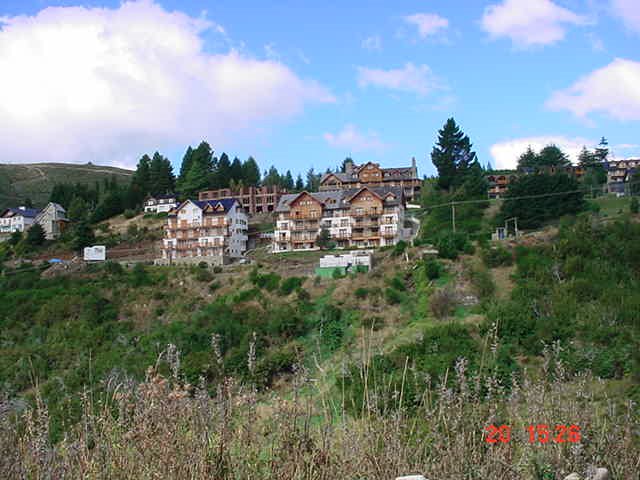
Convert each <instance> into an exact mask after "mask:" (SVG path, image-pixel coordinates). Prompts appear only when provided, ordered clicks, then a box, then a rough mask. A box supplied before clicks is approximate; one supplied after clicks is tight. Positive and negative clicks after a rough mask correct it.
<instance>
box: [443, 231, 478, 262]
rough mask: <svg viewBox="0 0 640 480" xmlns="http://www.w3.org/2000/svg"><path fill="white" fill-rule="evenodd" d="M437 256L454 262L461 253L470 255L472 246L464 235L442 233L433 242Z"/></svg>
mask: <svg viewBox="0 0 640 480" xmlns="http://www.w3.org/2000/svg"><path fill="white" fill-rule="evenodd" d="M434 243H435V247H436V248H437V249H438V255H439V256H440V257H442V258H448V259H450V260H455V259H456V258H458V254H459V253H461V252H464V253H472V251H473V246H472V245H471V243H469V240H468V238H467V235H465V234H464V233H454V232H443V233H441V234H440V235H439V236H438V237H437V238H436V240H435V242H434Z"/></svg>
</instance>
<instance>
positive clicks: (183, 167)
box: [178, 146, 193, 181]
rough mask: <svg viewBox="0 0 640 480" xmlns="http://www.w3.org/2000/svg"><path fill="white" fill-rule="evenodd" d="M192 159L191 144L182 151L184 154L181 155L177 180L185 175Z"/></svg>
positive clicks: (182, 178)
mask: <svg viewBox="0 0 640 480" xmlns="http://www.w3.org/2000/svg"><path fill="white" fill-rule="evenodd" d="M192 161H193V149H192V148H191V146H189V147H187V151H186V152H184V156H183V157H182V164H181V165H180V175H179V177H178V181H180V180H184V177H186V176H187V172H188V171H189V169H190V168H191V162H192Z"/></svg>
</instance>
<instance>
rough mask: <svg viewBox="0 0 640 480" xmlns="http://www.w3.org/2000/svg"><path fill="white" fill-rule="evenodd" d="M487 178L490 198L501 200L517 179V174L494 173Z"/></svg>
mask: <svg viewBox="0 0 640 480" xmlns="http://www.w3.org/2000/svg"><path fill="white" fill-rule="evenodd" d="M486 178H487V182H488V183H489V198H501V197H503V196H504V194H505V193H507V189H508V188H509V183H510V182H511V181H512V180H513V179H515V178H516V174H515V172H511V173H492V174H491V175H487V177H486Z"/></svg>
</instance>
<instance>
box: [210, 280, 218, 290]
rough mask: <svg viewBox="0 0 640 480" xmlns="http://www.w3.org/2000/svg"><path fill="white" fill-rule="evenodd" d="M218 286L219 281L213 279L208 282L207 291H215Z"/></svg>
mask: <svg viewBox="0 0 640 480" xmlns="http://www.w3.org/2000/svg"><path fill="white" fill-rule="evenodd" d="M219 288H220V282H217V281H215V282H211V283H210V284H209V291H210V292H215V291H216V290H218V289H219Z"/></svg>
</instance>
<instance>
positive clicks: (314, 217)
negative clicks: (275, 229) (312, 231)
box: [286, 211, 322, 220]
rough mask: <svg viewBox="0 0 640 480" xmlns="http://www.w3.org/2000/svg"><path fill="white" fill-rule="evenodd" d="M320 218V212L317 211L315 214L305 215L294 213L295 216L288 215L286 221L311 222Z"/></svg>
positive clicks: (307, 213)
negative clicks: (310, 220) (309, 220)
mask: <svg viewBox="0 0 640 480" xmlns="http://www.w3.org/2000/svg"><path fill="white" fill-rule="evenodd" d="M320 217H322V212H321V211H318V212H317V213H314V212H306V213H300V212H298V213H296V214H295V215H292V214H291V213H290V214H289V215H287V217H286V218H287V220H307V219H312V220H320Z"/></svg>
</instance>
